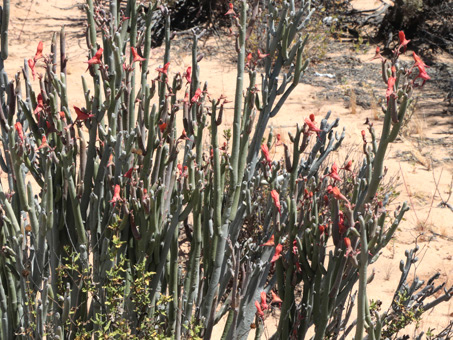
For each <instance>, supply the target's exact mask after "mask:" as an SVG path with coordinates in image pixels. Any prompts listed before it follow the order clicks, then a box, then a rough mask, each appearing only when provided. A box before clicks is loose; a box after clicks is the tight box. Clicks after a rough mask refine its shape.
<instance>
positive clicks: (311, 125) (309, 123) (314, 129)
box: [305, 118, 321, 134]
mask: <svg viewBox="0 0 453 340" xmlns="http://www.w3.org/2000/svg"><path fill="white" fill-rule="evenodd" d="M305 124H307V126H308V131H312V132H316V133H317V134H319V133H320V132H321V130H320V129H318V128H317V127H316V125H315V124H314V123H313V122H312V121H311V119H308V118H305Z"/></svg>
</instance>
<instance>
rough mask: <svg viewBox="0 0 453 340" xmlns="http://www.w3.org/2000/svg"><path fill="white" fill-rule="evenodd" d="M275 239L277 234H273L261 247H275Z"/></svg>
mask: <svg viewBox="0 0 453 340" xmlns="http://www.w3.org/2000/svg"><path fill="white" fill-rule="evenodd" d="M274 239H275V236H274V235H272V236H271V238H270V239H269V240H268V241H267V242H266V243H263V244H261V245H260V246H261V247H273V246H275V243H274Z"/></svg>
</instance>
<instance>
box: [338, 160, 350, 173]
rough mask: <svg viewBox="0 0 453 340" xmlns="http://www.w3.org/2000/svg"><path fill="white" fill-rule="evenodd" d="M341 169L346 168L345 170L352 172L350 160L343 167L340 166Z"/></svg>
mask: <svg viewBox="0 0 453 340" xmlns="http://www.w3.org/2000/svg"><path fill="white" fill-rule="evenodd" d="M341 169H343V170H346V171H351V172H352V160H350V161H349V162H348V163H347V164H346V165H345V166H344V168H341Z"/></svg>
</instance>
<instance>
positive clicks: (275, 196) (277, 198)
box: [271, 190, 282, 214]
mask: <svg viewBox="0 0 453 340" xmlns="http://www.w3.org/2000/svg"><path fill="white" fill-rule="evenodd" d="M271 196H272V199H273V200H274V205H275V207H276V208H277V210H278V213H279V214H281V208H282V207H281V205H280V196H279V194H278V192H277V190H272V191H271Z"/></svg>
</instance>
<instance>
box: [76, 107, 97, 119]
mask: <svg viewBox="0 0 453 340" xmlns="http://www.w3.org/2000/svg"><path fill="white" fill-rule="evenodd" d="M73 107H74V111H75V112H76V114H77V119H76V120H82V121H85V120H87V119H90V118H93V117H94V115H93V114H88V113H85V112H83V111H82V110H81V109H79V108H78V107H77V106H75V105H74V106H73Z"/></svg>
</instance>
